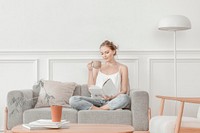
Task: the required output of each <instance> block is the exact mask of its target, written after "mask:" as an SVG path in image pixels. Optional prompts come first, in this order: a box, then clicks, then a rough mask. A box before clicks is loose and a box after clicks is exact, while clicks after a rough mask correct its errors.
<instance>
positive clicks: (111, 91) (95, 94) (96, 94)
mask: <svg viewBox="0 0 200 133" xmlns="http://www.w3.org/2000/svg"><path fill="white" fill-rule="evenodd" d="M89 91H90V93H91V97H92V98H102V96H114V95H116V94H117V93H118V89H117V88H116V86H115V85H114V83H113V81H112V80H111V79H108V80H106V81H105V82H104V84H103V87H102V88H100V87H98V86H95V85H93V86H91V87H90V88H89Z"/></svg>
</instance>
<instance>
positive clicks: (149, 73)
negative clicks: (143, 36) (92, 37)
mask: <svg viewBox="0 0 200 133" xmlns="http://www.w3.org/2000/svg"><path fill="white" fill-rule="evenodd" d="M116 59H117V60H118V61H120V62H121V63H124V64H126V65H127V66H128V68H129V81H130V85H131V89H134V90H144V91H147V92H149V96H150V107H151V108H152V115H156V114H157V111H158V107H159V104H160V103H159V101H158V100H156V98H155V95H157V94H160V95H174V91H173V89H170V88H173V65H172V64H173V50H120V51H118V54H117V56H116ZM91 60H101V55H100V54H99V51H98V50H89V49H88V50H20V51H9V50H0V68H3V69H2V71H3V70H5V71H4V73H3V76H2V77H1V79H2V80H3V81H9V82H10V84H12V83H14V82H15V84H17V82H16V81H12V80H11V81H10V80H9V77H12V76H13V75H14V76H15V78H16V76H19V80H21V79H23V80H25V81H23V82H24V83H27V84H28V83H29V84H30V85H29V86H31V85H32V84H34V83H30V82H31V81H32V80H34V81H38V80H39V79H50V80H58V81H70V80H71V81H76V82H77V83H87V67H86V66H87V63H88V62H89V61H91ZM177 60H178V68H179V71H178V72H179V73H178V75H179V76H178V89H179V90H178V94H180V96H186V95H187V96H196V95H197V94H199V89H198V88H200V84H199V82H198V81H197V79H200V76H199V75H200V69H199V68H200V50H178V52H177ZM9 63H10V65H11V67H10V68H9V69H8V72H6V66H5V64H6V65H8V64H9ZM19 63H22V64H21V65H22V66H21V65H19V66H17V67H18V68H16V72H15V71H14V70H12V71H14V72H13V73H11V72H9V70H10V69H12V68H13V69H15V68H14V67H13V66H12V65H13V64H15V65H16V64H19ZM23 63H25V66H23ZM27 63H29V64H27ZM20 66H21V67H24V71H23V70H22V69H21V68H20ZM30 67H31V68H30ZM18 69H20V70H22V72H23V73H25V75H26V74H27V73H26V71H31V76H33V77H23V76H24V75H20V74H18V73H19V72H18ZM0 71H1V69H0ZM192 74H193V75H195V76H193V75H192ZM29 75H30V74H29ZM29 75H28V76H29ZM30 79H31V81H30ZM26 80H27V81H26ZM21 82H22V81H21ZM17 85H18V87H16V88H10V87H8V86H7V85H6V84H3V85H2V84H1V86H0V87H1V88H3V89H2V96H6V95H7V91H8V90H9V91H10V90H15V89H20V88H23V86H24V85H23V84H17ZM26 86H28V85H26ZM180 88H181V89H180ZM188 88H189V89H188ZM1 101H6V99H5V98H3V99H1ZM171 105H172V106H173V107H174V108H175V104H174V103H169V104H167V106H171ZM4 107H5V102H4V103H0V110H3V109H4ZM189 110H190V109H189V107H186V114H189V115H191V116H193V115H194V114H196V112H195V111H196V106H195V109H194V111H189ZM166 112H167V113H169V114H174V113H175V111H174V110H173V109H171V110H167V111H166ZM0 113H1V114H0V119H2V120H3V114H2V112H0ZM2 122H3V121H0V125H3V123H2ZM1 128H2V127H0V129H1Z"/></svg>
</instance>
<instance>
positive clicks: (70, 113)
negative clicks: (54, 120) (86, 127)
mask: <svg viewBox="0 0 200 133" xmlns="http://www.w3.org/2000/svg"><path fill="white" fill-rule="evenodd" d="M38 119H51V110H50V108H49V107H46V108H34V109H29V110H26V111H24V113H23V123H29V122H31V121H35V120H38ZM62 119H64V120H67V121H70V122H71V123H77V120H78V118H77V111H76V110H74V109H71V108H63V110H62Z"/></svg>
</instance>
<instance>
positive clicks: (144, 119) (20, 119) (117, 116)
mask: <svg viewBox="0 0 200 133" xmlns="http://www.w3.org/2000/svg"><path fill="white" fill-rule="evenodd" d="M38 94H39V92H38V90H37V89H34V88H33V89H27V90H13V91H10V92H9V93H8V95H7V111H8V112H7V122H6V126H5V128H7V130H10V129H11V128H12V127H14V126H16V125H19V124H22V123H29V122H31V121H34V120H38V119H50V118H51V112H50V108H49V107H47V108H34V106H35V104H36V101H37V97H38ZM73 95H81V96H90V93H89V91H88V88H87V85H78V86H77V87H76V89H75V91H74V94H73ZM130 97H131V107H130V109H125V110H108V111H106V110H98V111H97V110H95V111H94V110H81V111H77V110H75V109H72V108H64V109H63V113H62V119H66V120H69V121H70V122H71V123H98V124H101V123H103V124H106V123H107V124H129V125H133V127H134V128H135V130H137V131H138V130H140V131H146V130H148V109H149V96H148V93H147V92H145V91H131V92H130ZM24 98H26V99H32V100H26V101H24V100H23V99H24ZM34 98H35V99H34Z"/></svg>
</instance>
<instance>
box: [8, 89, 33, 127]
mask: <svg viewBox="0 0 200 133" xmlns="http://www.w3.org/2000/svg"><path fill="white" fill-rule="evenodd" d="M31 108H33V91H32V90H31V89H27V90H13V91H10V92H8V94H7V109H8V113H7V115H8V116H7V118H8V120H7V128H8V129H11V128H12V127H14V126H16V125H19V124H22V123H23V112H24V111H25V110H27V109H31Z"/></svg>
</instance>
